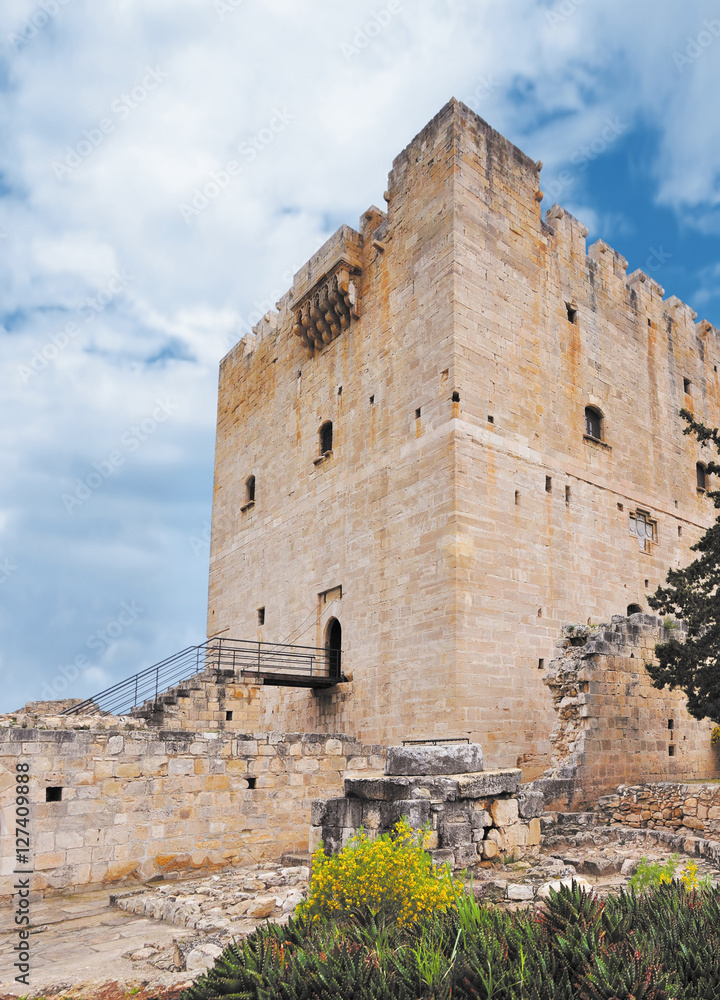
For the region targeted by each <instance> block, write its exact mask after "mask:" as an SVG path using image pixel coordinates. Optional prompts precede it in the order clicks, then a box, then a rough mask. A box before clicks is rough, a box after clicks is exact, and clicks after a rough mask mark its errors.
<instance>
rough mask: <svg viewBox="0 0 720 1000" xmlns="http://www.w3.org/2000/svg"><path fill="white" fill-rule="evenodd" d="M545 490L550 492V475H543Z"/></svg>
mask: <svg viewBox="0 0 720 1000" xmlns="http://www.w3.org/2000/svg"><path fill="white" fill-rule="evenodd" d="M545 492H546V493H552V476H545Z"/></svg>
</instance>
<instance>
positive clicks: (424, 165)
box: [228, 98, 720, 358]
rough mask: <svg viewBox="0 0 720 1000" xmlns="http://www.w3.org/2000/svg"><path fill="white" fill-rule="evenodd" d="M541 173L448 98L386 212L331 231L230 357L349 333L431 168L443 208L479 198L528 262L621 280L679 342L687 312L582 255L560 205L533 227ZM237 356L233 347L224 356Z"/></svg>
mask: <svg viewBox="0 0 720 1000" xmlns="http://www.w3.org/2000/svg"><path fill="white" fill-rule="evenodd" d="M541 169H542V163H540V162H539V161H538V162H534V161H533V160H532V159H531V158H530V157H529V156H527V154H525V153H524V152H523V151H522V150H521V149H519V148H518V147H517V146H515V145H514V144H513V143H512V142H510V140H508V139H507V138H505V137H504V136H502V135H501V134H500V133H498V132H496V131H495V130H494V129H492V128H491V126H490V125H488V123H487V122H486V121H484V120H483V119H482V118H480V116H479V115H477V114H476V113H475V112H473V111H472V110H471V109H470V108H468V107H467V106H466V105H464V104H462V103H461V102H460V101H457V100H455V99H454V98H453V99H452V100H450V101H449V102H448V103H447V104H446V105H445V106H444V107H443V108H442V109H441V110H440V111H439V112H438V114H437V115H436V116H435V117H434V118H433V119H432V120H431V121H430V122H428V124H427V125H426V126H425V128H423V129H422V130H421V131H420V132H419V133H418V134H417V135H416V136H415V137H414V138H413V139H412V140H411V142H410V143H408V145H407V146H406V147H405V149H403V150H402V151H401V152H400V153H399V154H398V155H397V156H396V157H395V159H394V160H393V164H392V168H391V170H390V173H389V176H388V190H387V191H386V199H387V200H388V203H389V204H388V212H387V214H386V213H383V212H381V211H380V210H379V209H377V208H375V207H374V206H371V208H370V209H368V211H367V212H366V213H364V214H363V216H362V217H361V220H360V226H359V232H358V231H355V230H354V229H352V228H351V227H350V226H348V225H343V226H341V227H340V228H339V229H338V230H337V231H336V232H335V233H333V235H332V236H330V237H329V238H328V239H327V240H326V242H325V243H324V244H323V245H322V247H320V248H319V249H318V251H317V252H316V253H315V254H313V256H312V257H311V258H310V259H309V260H308V261H307V263H306V264H305V265H304V266H303V267H302V268H301V269H300V270H299V271H298V272H297V273H296V274H295V277H294V281H293V285H292V287H291V288H290V289H289V290H288V292H287V293H286V294H285V295H284V296H283V297H282V299H281V300H280V301H279V302H278V303H277V309H278V311H277V312H274V311H271V312H268V313H267V314H266V315H265V316H264V317H263V319H262V320H260V322H259V323H257V324H256V325H255V326H254V327H253V330H252V333H251V334H247V335H246V336H245V338H244V339H243V341H242V345H243V346H242V347H241V348H239V353H240V356H243V357H249V356H251V355H253V354H254V353H255V352H256V350H257V349H258V347H259V345H260V343H261V342H262V341H263V340H265V339H267V338H270V337H275V338H276V339H277V338H279V339H280V340H281V341H283V342H286V343H284V344H283V345H282V347H281V349H283V350H286V351H293V341H294V340H295V339H297V345H298V346H301V347H302V348H304V349H305V351H307V352H309V355H310V356H312V355H313V354H314V353H316V352H317V351H320V350H322V349H323V348H324V347H326V345H327V344H329V343H331V342H332V341H333V340H334V339H336V338H337V337H338V336H339V335H340V333H342V332H344V331H345V330H347V329H349V327H350V326H351V324H353V322H354V321H355V320H358V319H359V318H360V300H361V297H362V288H363V285H364V284H365V285H366V284H367V282H368V281H370V280H372V278H371V277H370V276H369V275H367V276H365V277H363V275H362V272H363V262H364V261H366V262H369V261H372V260H373V259H374V258H376V257H382V256H384V255H389V256H391V255H392V253H393V252H394V250H396V247H395V246H394V244H393V236H394V233H395V230H397V229H403V228H405V229H407V228H409V229H411V230H414V231H416V232H415V239H417V238H418V236H419V233H418V232H417V230H418V226H419V225H422V224H423V218H422V211H423V210H422V204H421V203H422V201H423V193H424V189H425V185H424V183H423V180H424V178H425V177H427V175H428V172H429V171H431V172H437V171H438V170H440V172H441V175H442V177H441V179H442V183H443V184H444V185H445V186H446V188H447V193H448V198H449V199H450V201H451V202H453V204H456V205H457V204H458V203H460V202H462V198H463V194H462V193H463V192H472V193H474V194H475V195H478V196H479V197H480V198H481V200H482V202H483V203H484V206H485V208H486V215H487V216H488V217H496V221H495V222H493V225H494V226H495V225H498V224H502V223H501V222H500V219H502V217H503V216H504V219H505V222H506V223H507V226H508V232H509V235H510V236H511V237H515V236H517V235H520V234H521V233H522V235H523V237H524V243H525V249H524V250H521V248H518V249H519V250H520V255H521V256H522V255H523V254H525V255H527V256H528V257H529V258H530V257H531V256H533V255H535V253H536V246H535V244H536V242H537V241H538V240H540V241H542V242H543V243H544V244H545V246H546V247H547V249H548V250H553V251H554V253H555V254H557V255H558V256H559V257H560V258H561V259H562V260H563V262H564V264H565V265H566V266H567V267H568V268H569V271H570V273H569V274H568V275H567V278H566V280H567V283H568V285H571V284H573V283H576V284H581V283H582V282H583V281H584V280H585V278H586V275H587V274H588V273H590V271H591V269H592V267H593V265H594V266H595V267H596V271H595V272H594V273H595V274H597V275H598V276H599V277H600V278H601V280H602V281H603V282H604V283H605V284H607V285H608V286H609V287H612V286H613V285H614V283H615V281H616V279H621V281H622V282H623V284H624V286H625V288H627V289H628V290H629V291H630V292H631V293H632V295H631V297H630V298H629V299H628V300H627V303H626V306H627V308H628V310H633V308H635V307H636V304H635V299H634V298H633V295H634V296H636V297H637V304H640V303H641V304H642V308H643V309H646V310H650V311H652V312H653V313H654V315H655V316H656V322H657V323H662V322H663V321H665V322H666V321H667V319H670V320H671V321H672V322H673V323H674V324H676V325H677V327H678V328H679V329H680V330H684V331H686V332H687V333H688V334H689V333H690V331H691V328H692V327H693V324H694V322H695V320H696V319H697V315H696V313H695V312H694V310H693V309H692V308H691V307H690V306H689V305H687V304H686V303H683V302H681V301H680V300H679V299H678V298H677V297H676V296H674V295H671V296H670V297H669V298H667V299H664V295H665V290H664V289H663V288H662V287H661V286H660V285H659V284H658V282H657V281H656V280H655V279H654V278H653V277H652V276H651V275H649V274H647V273H645V272H644V271H642V270H636V271H634V272H633V273H631V274H630V275H627V274H626V272H627V261H626V259H625V258H624V257H623V256H622V254H621V253H619V252H618V251H617V250H615V249H614V248H613V247H611V246H609V245H608V244H607V243H606V242H605V241H604V240H602V239H599V240H597V241H596V242H595V243H594V244H593V245H592V246H591V247H590V249H589V250H588V251H587V252H586V244H585V241H586V238H587V235H588V229H587V227H586V226H585V225H584V224H583V223H582V222H581V221H580V220H578V219H576V218H574V217H573V216H572V215H571V214H570V213H569V212H567V210H566V209H564V208H563V207H562V206H560V205H558V204H553V205H552V206H550V207H549V208H548V209H547V211H546V212H545V217H544V220H543V219H542V216H541V212H540V201H541V199H542V197H543V195H542V191H541V190H540V188H539V176H540V170H541ZM499 194H501V195H502V196H501V197H498V196H499ZM522 214H524V215H525V216H526V217H527V219H532V220H533V225H532V226H531V227H530V228H529V229H528V227H527V226H525V227H520V228H518V227H517V222H518V219H519V217H520V216H521V215H522ZM478 224H480V222H479V220H478ZM484 224H487V219H486V220H485V223H484ZM402 242H404V241H401V243H402ZM513 242H517V241H516V240H513ZM547 260H548V263H549V260H550V258H549V257H548V258H547ZM385 263H387V260H386V261H385ZM618 287H619V286H618ZM693 332H694V333H695V334H697V335H702V336H708V335H709V336H711V337H712V338H713V339H715V340H718V338H717V331H716V330H715V328H714V327H712V325H711V324H709V323H708V322H707V321H706V320H701V321H700V324H699V326H698V328H697V329H696V330H694V331H693ZM293 335H294V337H293ZM718 343H720V340H718ZM237 352H238V345H236V347H234V348H233V349H232V351H231V352H229V355H228V358H229V357H230V356H233V357H236V356H237Z"/></svg>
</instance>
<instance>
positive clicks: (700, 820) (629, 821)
mask: <svg viewBox="0 0 720 1000" xmlns="http://www.w3.org/2000/svg"><path fill="white" fill-rule="evenodd" d="M597 813H598V815H599V817H600V818H601V819H602V820H603V821H604V822H606V823H621V824H622V825H623V826H629V827H636V828H637V827H642V828H644V829H648V830H654V829H667V830H671V831H674V832H676V833H677V834H679V835H680V836H697V835H698V833H700V834H705V835H707V836H708V837H711V838H714V839H716V840H720V784H716V783H714V782H713V783H709V782H708V783H703V782H697V783H696V782H693V783H692V784H679V783H677V782H674V781H659V782H655V783H648V784H644V785H621V786H620V787H619V788H618V790H617V792H616V794H614V795H604V796H602V798H600V799H599V800H598V805H597Z"/></svg>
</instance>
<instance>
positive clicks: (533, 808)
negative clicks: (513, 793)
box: [518, 786, 545, 819]
mask: <svg viewBox="0 0 720 1000" xmlns="http://www.w3.org/2000/svg"><path fill="white" fill-rule="evenodd" d="M544 810H545V797H544V795H543V793H542V792H541V791H537V790H536V789H534V788H528V787H527V786H525V787H522V788H521V789H520V791H519V792H518V811H519V813H520V815H521V816H522V818H523V819H533V818H534V817H535V816H540V815H541V814H542V813H543V812H544Z"/></svg>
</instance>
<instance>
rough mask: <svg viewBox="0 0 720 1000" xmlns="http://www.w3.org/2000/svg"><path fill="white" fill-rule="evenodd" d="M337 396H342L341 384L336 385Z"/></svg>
mask: <svg viewBox="0 0 720 1000" xmlns="http://www.w3.org/2000/svg"><path fill="white" fill-rule="evenodd" d="M338 396H342V386H341V385H339V386H338Z"/></svg>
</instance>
